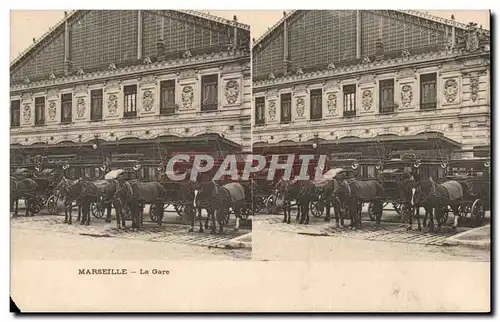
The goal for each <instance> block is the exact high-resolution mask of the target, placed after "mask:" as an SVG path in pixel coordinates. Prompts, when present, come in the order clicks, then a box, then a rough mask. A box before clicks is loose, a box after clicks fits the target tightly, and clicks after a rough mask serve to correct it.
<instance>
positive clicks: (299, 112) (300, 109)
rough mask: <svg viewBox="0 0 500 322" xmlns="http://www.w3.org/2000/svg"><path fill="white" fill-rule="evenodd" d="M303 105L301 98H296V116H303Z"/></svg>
mask: <svg viewBox="0 0 500 322" xmlns="http://www.w3.org/2000/svg"><path fill="white" fill-rule="evenodd" d="M305 104H306V102H305V101H304V98H303V97H297V105H296V110H297V116H299V117H302V116H304V110H305Z"/></svg>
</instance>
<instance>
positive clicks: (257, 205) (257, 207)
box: [252, 197, 264, 213]
mask: <svg viewBox="0 0 500 322" xmlns="http://www.w3.org/2000/svg"><path fill="white" fill-rule="evenodd" d="M252 206H253V211H254V212H255V213H258V212H260V211H261V210H262V209H263V208H264V198H262V197H255V199H254V203H253V205H252Z"/></svg>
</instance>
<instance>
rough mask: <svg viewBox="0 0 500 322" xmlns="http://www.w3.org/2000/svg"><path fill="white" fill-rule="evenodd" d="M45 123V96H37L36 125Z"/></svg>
mask: <svg viewBox="0 0 500 322" xmlns="http://www.w3.org/2000/svg"><path fill="white" fill-rule="evenodd" d="M44 124H45V97H35V126H37V125H44Z"/></svg>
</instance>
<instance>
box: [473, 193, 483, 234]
mask: <svg viewBox="0 0 500 322" xmlns="http://www.w3.org/2000/svg"><path fill="white" fill-rule="evenodd" d="M471 217H472V219H473V222H474V225H475V226H476V227H479V226H481V225H483V223H484V219H485V217H486V212H485V210H484V206H483V203H482V202H481V200H480V199H476V200H475V201H474V203H473V204H472V208H471Z"/></svg>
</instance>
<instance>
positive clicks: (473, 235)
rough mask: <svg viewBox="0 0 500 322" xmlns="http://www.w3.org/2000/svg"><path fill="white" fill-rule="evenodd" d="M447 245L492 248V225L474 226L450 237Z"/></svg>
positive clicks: (446, 242)
mask: <svg viewBox="0 0 500 322" xmlns="http://www.w3.org/2000/svg"><path fill="white" fill-rule="evenodd" d="M444 244H445V245H464V246H471V247H478V248H490V246H491V226H490V225H486V226H481V227H478V228H473V229H470V230H468V231H465V232H463V233H460V234H457V235H454V236H452V237H450V238H448V239H447V240H446V241H445V243H444Z"/></svg>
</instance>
